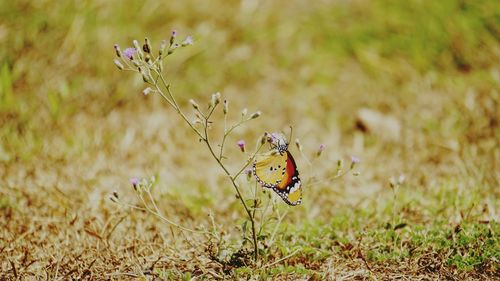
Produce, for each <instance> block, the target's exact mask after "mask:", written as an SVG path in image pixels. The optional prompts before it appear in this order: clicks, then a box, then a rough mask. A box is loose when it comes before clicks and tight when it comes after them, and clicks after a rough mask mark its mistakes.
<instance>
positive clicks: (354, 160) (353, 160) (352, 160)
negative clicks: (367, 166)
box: [351, 155, 361, 164]
mask: <svg viewBox="0 0 500 281" xmlns="http://www.w3.org/2000/svg"><path fill="white" fill-rule="evenodd" d="M359 162H361V161H360V160H359V158H358V157H356V156H354V155H353V156H351V163H353V164H359Z"/></svg>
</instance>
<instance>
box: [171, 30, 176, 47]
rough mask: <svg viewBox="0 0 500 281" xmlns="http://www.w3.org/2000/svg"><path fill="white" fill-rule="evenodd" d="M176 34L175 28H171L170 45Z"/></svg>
mask: <svg viewBox="0 0 500 281" xmlns="http://www.w3.org/2000/svg"><path fill="white" fill-rule="evenodd" d="M176 36H177V31H176V30H173V31H172V35H171V36H170V46H172V44H174V41H175V37H176Z"/></svg>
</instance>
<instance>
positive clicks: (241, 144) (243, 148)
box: [236, 140, 245, 152]
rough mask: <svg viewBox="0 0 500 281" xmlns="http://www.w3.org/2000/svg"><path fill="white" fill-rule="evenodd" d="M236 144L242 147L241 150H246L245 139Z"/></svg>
mask: <svg viewBox="0 0 500 281" xmlns="http://www.w3.org/2000/svg"><path fill="white" fill-rule="evenodd" d="M236 144H237V145H238V146H239V147H240V149H241V152H245V141H244V140H239V141H238V142H237V143H236Z"/></svg>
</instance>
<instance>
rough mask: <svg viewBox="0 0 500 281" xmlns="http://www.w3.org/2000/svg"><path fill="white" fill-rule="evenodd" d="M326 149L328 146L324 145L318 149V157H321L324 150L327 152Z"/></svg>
mask: <svg viewBox="0 0 500 281" xmlns="http://www.w3.org/2000/svg"><path fill="white" fill-rule="evenodd" d="M325 148H326V145H325V144H324V143H322V144H320V145H319V148H318V152H316V155H317V156H320V155H321V153H322V152H323V150H325Z"/></svg>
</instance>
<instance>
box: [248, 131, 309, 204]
mask: <svg viewBox="0 0 500 281" xmlns="http://www.w3.org/2000/svg"><path fill="white" fill-rule="evenodd" d="M269 142H270V143H271V151H269V152H268V153H266V154H262V155H257V156H256V157H255V161H254V163H253V174H254V175H255V178H256V179H257V182H259V183H260V184H261V185H262V186H263V187H266V188H272V189H273V190H274V191H275V192H276V193H277V194H278V195H279V196H280V197H281V198H282V199H283V201H285V202H286V203H287V204H288V205H292V206H296V205H299V204H300V203H301V202H302V188H301V182H300V178H299V171H298V170H297V165H296V164H295V160H294V159H293V156H292V154H290V152H289V151H288V142H287V141H286V138H285V136H284V135H283V134H280V133H273V134H271V137H270V138H269Z"/></svg>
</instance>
